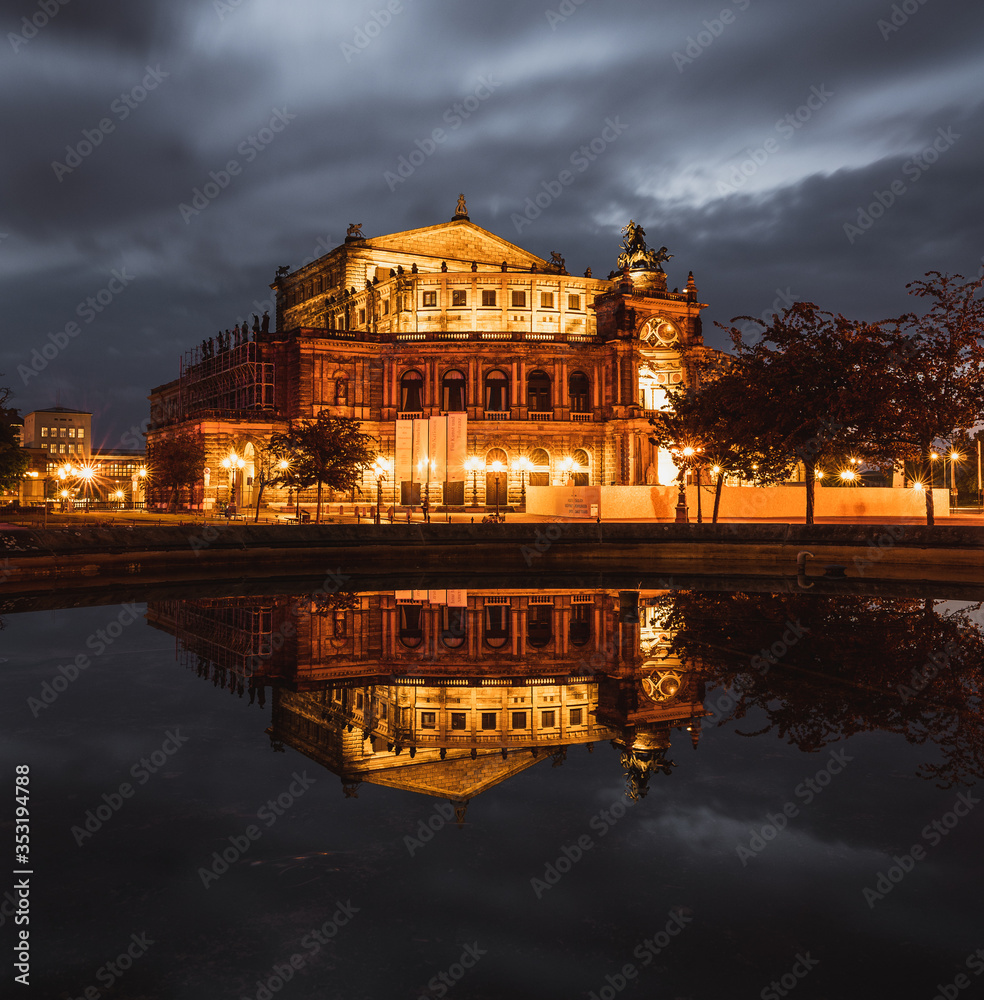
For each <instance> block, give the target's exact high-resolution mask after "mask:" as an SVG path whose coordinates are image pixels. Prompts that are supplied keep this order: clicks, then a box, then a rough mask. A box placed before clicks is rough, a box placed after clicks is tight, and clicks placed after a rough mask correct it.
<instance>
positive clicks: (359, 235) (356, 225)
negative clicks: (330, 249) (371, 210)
mask: <svg viewBox="0 0 984 1000" xmlns="http://www.w3.org/2000/svg"><path fill="white" fill-rule="evenodd" d="M349 237H352V238H353V239H356V240H364V239H365V238H366V234H365V233H364V232H363V231H362V223H361V222H350V223H349V227H348V229H347V230H346V231H345V238H346V239H348V238H349Z"/></svg>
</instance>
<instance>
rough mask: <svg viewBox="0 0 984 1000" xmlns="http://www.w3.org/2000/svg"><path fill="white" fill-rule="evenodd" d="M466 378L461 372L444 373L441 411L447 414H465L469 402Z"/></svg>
mask: <svg viewBox="0 0 984 1000" xmlns="http://www.w3.org/2000/svg"><path fill="white" fill-rule="evenodd" d="M466 386H467V383H466V382H465V376H464V375H462V374H461V372H459V371H449V372H445V373H444V378H442V379H441V409H442V410H444V412H445V413H463V412H464V409H465V405H466V403H467V402H468V394H467V392H466Z"/></svg>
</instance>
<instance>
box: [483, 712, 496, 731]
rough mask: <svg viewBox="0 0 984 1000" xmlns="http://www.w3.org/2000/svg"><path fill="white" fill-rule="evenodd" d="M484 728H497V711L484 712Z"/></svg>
mask: <svg viewBox="0 0 984 1000" xmlns="http://www.w3.org/2000/svg"><path fill="white" fill-rule="evenodd" d="M482 728H483V729H495V712H482Z"/></svg>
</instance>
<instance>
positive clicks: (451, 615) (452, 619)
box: [441, 606, 468, 649]
mask: <svg viewBox="0 0 984 1000" xmlns="http://www.w3.org/2000/svg"><path fill="white" fill-rule="evenodd" d="M467 639H468V609H467V608H449V607H447V606H445V607H443V608H442V609H441V644H442V645H444V646H446V647H447V648H448V649H459V648H460V647H462V646H463V645H464V644H465V642H466V641H467Z"/></svg>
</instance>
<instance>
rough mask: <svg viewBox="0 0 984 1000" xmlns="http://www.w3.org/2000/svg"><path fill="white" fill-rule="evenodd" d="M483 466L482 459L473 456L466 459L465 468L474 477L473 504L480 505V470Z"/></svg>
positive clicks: (474, 505)
mask: <svg viewBox="0 0 984 1000" xmlns="http://www.w3.org/2000/svg"><path fill="white" fill-rule="evenodd" d="M481 468H482V460H481V459H480V458H477V457H476V456H474V455H473V456H472V457H471V458H469V459H466V461H465V469H466V470H467V471H468V472H470V473H471V477H472V506H473V507H477V506H478V470H479V469H481Z"/></svg>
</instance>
